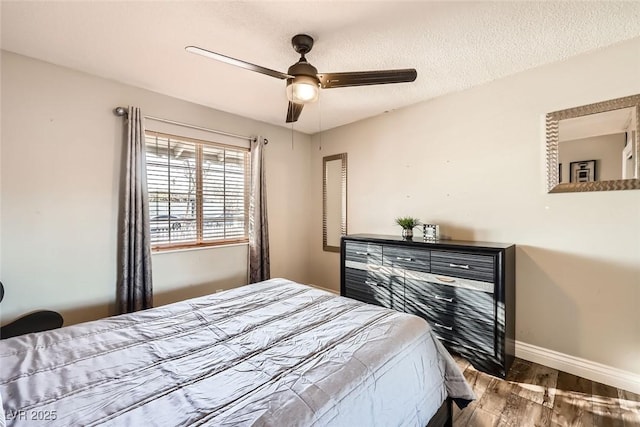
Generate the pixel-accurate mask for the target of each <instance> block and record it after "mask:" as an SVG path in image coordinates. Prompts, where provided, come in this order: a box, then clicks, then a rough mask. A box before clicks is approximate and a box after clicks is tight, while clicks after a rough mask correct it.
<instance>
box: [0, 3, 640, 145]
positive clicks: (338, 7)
mask: <svg viewBox="0 0 640 427" xmlns="http://www.w3.org/2000/svg"><path fill="white" fill-rule="evenodd" d="M1 13H2V16H1V18H2V39H1V41H2V48H3V49H5V50H8V51H12V52H16V53H19V54H23V55H26V56H30V57H34V58H38V59H42V60H44V61H48V62H52V63H55V64H59V65H63V66H67V67H71V68H75V69H78V70H81V71H85V72H88V73H91V74H95V75H99V76H102V77H106V78H109V79H113V80H116V81H120V82H123V83H127V84H131V85H134V86H139V87H142V88H145V89H149V90H152V91H156V92H160V93H163V94H167V95H171V96H174V97H177V98H181V99H185V100H188V101H191V102H195V103H198V104H202V105H206V106H209V107H212V108H216V109H219V110H223V111H228V112H231V113H235V114H239V115H242V116H245V117H250V118H253V119H257V120H261V121H265V122H269V123H273V124H276V125H280V126H286V127H289V126H290V125H286V123H285V114H286V106H287V100H286V95H285V82H284V81H282V80H278V79H275V78H272V77H268V76H265V75H261V74H258V73H253V72H251V71H247V70H244V69H240V68H237V67H233V66H230V65H227V64H223V63H219V62H216V61H213V60H210V59H207V58H203V57H200V56H197V55H193V54H189V53H187V52H185V50H184V47H185V46H187V45H197V46H200V47H203V48H205V49H209V50H212V51H215V52H218V53H222V54H224V55H227V56H232V57H235V58H239V59H242V60H245V61H248V62H252V63H255V64H259V65H262V66H264V67H267V68H271V69H275V70H279V71H283V72H286V70H287V68H288V67H289V66H290V65H291V64H293V63H294V62H296V61H297V59H298V56H297V54H296V53H295V52H294V51H293V49H292V48H291V45H290V39H291V37H292V36H293V35H294V34H296V33H308V34H310V35H312V36H313V37H314V38H315V39H316V44H315V46H314V48H313V50H312V51H311V53H310V54H308V55H307V58H308V60H309V62H311V63H312V64H313V65H315V66H316V67H317V68H318V70H319V71H320V72H340V71H360V70H376V69H386V68H409V67H413V68H416V69H417V71H418V79H417V80H416V81H415V82H413V83H404V84H397V85H382V86H366V87H357V88H342V89H327V90H323V91H321V93H320V100H319V101H318V103H316V104H313V105H310V106H307V107H305V110H304V111H303V112H302V116H301V117H300V120H299V121H298V122H297V123H295V124H294V125H293V126H294V129H296V130H299V131H302V132H305V133H315V132H318V131H319V130H326V129H330V128H333V127H336V126H340V125H343V124H346V123H351V122H353V121H356V120H360V119H363V118H366V117H371V116H375V115H378V114H381V113H383V112H385V111H389V110H393V109H397V108H401V107H403V106H407V105H411V104H415V103H417V102H420V101H423V100H427V99H430V98H433V97H436V96H440V95H443V94H446V93H450V92H454V91H459V90H463V89H466V88H469V87H472V86H475V85H479V84H482V83H485V82H488V81H491V80H495V79H498V78H501V77H504V76H507V75H509V74H513V73H517V72H519V71H523V70H526V69H530V68H533V67H537V66H540V65H543V64H547V63H551V62H555V61H560V60H563V59H565V58H567V57H570V56H573V55H576V54H579V53H583V52H587V51H591V50H594V49H598V48H601V47H604V46H608V45H611V44H614V43H617V42H620V41H623V40H627V39H631V38H634V37H639V36H640V2H637V1H635V2H611V1H606V2H591V1H589V2H581V1H579V2H552V1H544V2H520V1H512V2H424V1H423V2H397V1H396V2H385V1H378V2H368V1H355V2H354V1H352V2H338V1H322V2H317V1H297V2H280V1H278V2H275V1H262V2H219V1H194V2H192V1H175V2H167V1H143V2H134V1H112V2H103V1H67V2H50V1H18V2H11V1H2V11H1ZM131 103H135V100H131Z"/></svg>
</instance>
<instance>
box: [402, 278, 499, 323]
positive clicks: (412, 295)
mask: <svg viewBox="0 0 640 427" xmlns="http://www.w3.org/2000/svg"><path fill="white" fill-rule="evenodd" d="M405 306H406V309H407V311H409V312H411V313H413V314H419V312H420V311H421V310H425V309H428V308H430V309H432V310H437V311H439V312H441V313H443V314H447V315H450V316H457V315H461V316H465V317H469V318H471V319H477V320H478V321H483V322H488V321H491V322H493V319H494V318H495V305H494V300H493V294H492V293H488V292H483V291H480V290H473V289H467V288H462V287H458V286H450V285H445V284H440V283H432V282H429V281H424V280H415V279H411V278H405Z"/></svg>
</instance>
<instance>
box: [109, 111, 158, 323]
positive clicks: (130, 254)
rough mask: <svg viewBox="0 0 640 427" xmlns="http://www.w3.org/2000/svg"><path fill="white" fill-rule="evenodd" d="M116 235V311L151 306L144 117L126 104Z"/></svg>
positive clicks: (127, 310) (122, 311) (120, 311)
mask: <svg viewBox="0 0 640 427" xmlns="http://www.w3.org/2000/svg"><path fill="white" fill-rule="evenodd" d="M127 123H128V125H127V141H126V147H125V150H124V153H125V154H124V164H123V173H124V176H123V179H122V181H121V182H122V189H121V200H120V209H121V211H120V230H119V231H120V235H119V236H118V237H119V238H118V245H119V247H118V284H117V289H118V290H117V304H118V311H119V313H121V314H122V313H130V312H133V311H138V310H143V309H145V308H151V307H153V291H152V284H151V241H150V239H151V236H150V229H149V195H148V191H147V171H146V169H147V168H146V156H145V142H144V124H143V116H142V113H141V112H140V109H139V108H134V107H129V114H128V119H127Z"/></svg>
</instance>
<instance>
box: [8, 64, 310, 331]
mask: <svg viewBox="0 0 640 427" xmlns="http://www.w3.org/2000/svg"><path fill="white" fill-rule="evenodd" d="M259 101H260V100H258V99H257V100H256V102H259ZM119 105H121V106H127V105H136V106H139V107H141V108H142V111H143V113H144V114H147V115H150V116H156V117H163V118H169V119H172V120H177V121H181V122H185V123H191V124H196V125H199V126H204V127H209V128H213V129H220V130H224V131H227V132H232V133H237V134H243V135H264V136H265V137H267V138H268V139H269V144H268V146H267V149H266V154H265V156H266V168H267V179H268V189H267V195H268V203H269V214H270V232H271V256H272V261H271V272H272V275H273V276H274V277H276V276H282V277H289V278H291V279H294V280H299V281H305V280H306V277H307V265H308V249H307V244H306V241H307V235H306V233H307V230H308V229H309V227H308V225H307V222H308V217H309V211H308V210H309V195H308V189H309V186H310V183H309V179H310V176H309V173H308V169H309V162H310V157H311V155H310V148H309V143H310V137H309V136H307V135H303V134H299V133H296V134H295V135H294V143H293V144H292V142H291V130H288V129H286V128H284V127H277V126H272V125H269V124H266V123H261V122H257V121H253V120H249V119H246V118H242V117H239V116H234V115H231V114H227V113H223V112H220V111H215V110H212V109H209V108H205V107H202V106H198V105H195V104H191V103H188V102H184V101H181V100H178V99H175V98H170V97H167V96H164V95H160V94H157V93H153V92H149V91H146V90H142V89H138V88H134V87H131V86H126V85H123V84H119V83H116V82H112V81H108V80H105V79H101V78H98V77H95V76H91V75H88V74H83V73H79V72H76V71H73V70H70V69H66V68H61V67H57V66H54V65H51V64H47V63H44V62H41V61H36V60H33V59H29V58H26V57H23V56H19V55H15V54H12V53H8V52H3V53H2V134H1V136H2V140H1V146H0V152H1V161H2V163H1V173H0V180H1V181H0V182H1V184H2V192H1V197H0V203H1V211H0V219H1V220H0V227H1V230H2V234H1V235H0V246H1V254H2V255H1V258H0V268H1V272H2V276H1V277H0V280H2V281H3V283H4V284H5V287H6V288H7V294H6V295H5V300H4V301H3V302H2V306H1V307H2V313H1V319H0V320H1V322H2V323H3V324H4V323H6V322H7V321H9V320H12V319H13V318H15V317H17V316H19V315H21V314H24V313H26V312H29V311H32V310H35V309H45V308H47V309H53V310H58V311H60V312H62V314H63V315H64V317H65V323H66V324H71V323H77V322H80V321H84V320H89V319H96V318H100V317H104V316H107V315H109V314H112V313H113V305H114V298H115V281H116V225H117V214H118V210H117V207H118V180H119V175H120V161H121V147H122V134H123V119H122V118H120V117H116V116H114V115H113V114H112V109H113V108H114V107H116V106H119ZM283 105H284V104H283ZM274 108H275V107H274ZM246 260H247V247H246V245H241V246H230V247H224V248H214V249H206V250H193V251H182V252H172V253H162V254H155V255H153V278H154V290H155V300H156V304H164V303H168V302H171V301H176V300H179V299H182V298H187V297H193V296H198V295H202V294H205V293H210V292H215V291H216V290H218V289H226V288H229V287H233V286H237V285H241V284H243V283H246Z"/></svg>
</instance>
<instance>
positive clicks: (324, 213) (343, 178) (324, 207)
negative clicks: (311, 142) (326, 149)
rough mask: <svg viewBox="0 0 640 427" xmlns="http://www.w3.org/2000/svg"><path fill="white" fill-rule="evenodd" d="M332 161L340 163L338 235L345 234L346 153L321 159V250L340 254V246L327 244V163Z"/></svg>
mask: <svg viewBox="0 0 640 427" xmlns="http://www.w3.org/2000/svg"><path fill="white" fill-rule="evenodd" d="M334 160H340V161H341V163H342V164H341V167H340V175H341V176H340V189H341V194H340V198H341V199H342V209H341V212H340V235H341V236H345V235H346V234H347V153H340V154H335V155H333V156H325V157H323V158H322V249H323V250H325V251H327V252H340V245H338V246H331V245H328V244H327V162H331V161H334Z"/></svg>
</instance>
